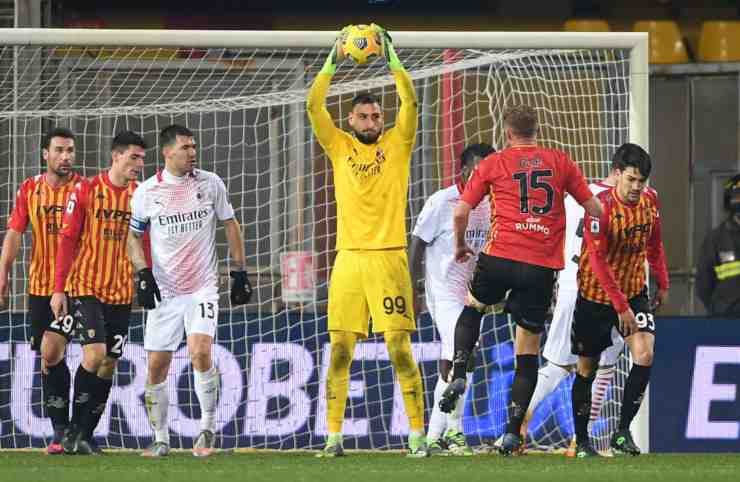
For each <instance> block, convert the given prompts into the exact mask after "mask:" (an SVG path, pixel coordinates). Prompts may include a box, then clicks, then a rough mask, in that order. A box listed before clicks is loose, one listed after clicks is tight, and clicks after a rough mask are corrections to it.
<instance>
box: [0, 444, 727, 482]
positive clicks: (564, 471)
mask: <svg viewBox="0 0 740 482" xmlns="http://www.w3.org/2000/svg"><path fill="white" fill-rule="evenodd" d="M35 480H39V481H43V482H67V481H69V482H72V481H74V482H82V481H88V480H89V481H96V482H126V481H136V482H150V481H152V482H166V481H178V482H184V481H191V480H193V481H202V482H205V481H211V480H218V481H223V482H231V481H244V482H261V481H270V482H282V481H287V482H302V481H317V482H333V481H338V482H360V481H378V482H390V481H395V480H403V481H408V482H416V481H419V482H427V481H432V480H443V481H447V482H473V481H478V480H480V481H486V482H509V481H521V480H526V481H530V480H531V481H546V482H560V481H563V482H580V481H584V482H604V481H619V482H629V481H640V482H659V481H671V482H673V481H683V480H686V481H692V482H710V481H715V480H716V481H720V480H721V481H733V480H740V454H739V455H734V454H717V455H705V454H697V455H642V456H640V457H615V458H601V459H597V460H593V459H589V460H577V459H569V458H565V457H563V456H558V455H525V456H523V457H510V458H504V457H501V456H498V455H478V456H475V457H464V458H463V457H433V458H429V459H421V460H419V459H407V458H405V457H404V456H403V455H402V454H400V453H383V454H378V453H352V454H349V455H348V456H346V457H344V458H338V459H316V458H314V456H313V454H312V453H306V452H256V453H238V454H229V455H217V456H213V457H210V458H208V459H196V458H194V457H192V456H190V455H189V454H187V453H184V452H181V453H176V454H173V455H171V456H170V457H168V458H162V459H144V458H142V457H140V456H139V455H138V454H136V453H132V452H109V453H107V454H106V455H104V456H102V457H82V456H47V455H45V454H43V453H42V452H40V451H27V452H15V451H5V452H0V481H18V482H21V481H23V482H25V481H35Z"/></svg>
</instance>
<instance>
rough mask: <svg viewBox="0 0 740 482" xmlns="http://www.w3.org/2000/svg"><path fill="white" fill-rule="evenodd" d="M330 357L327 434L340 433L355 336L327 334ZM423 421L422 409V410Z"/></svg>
mask: <svg viewBox="0 0 740 482" xmlns="http://www.w3.org/2000/svg"><path fill="white" fill-rule="evenodd" d="M329 341H330V346H331V357H330V359H329V373H328V374H327V377H326V402H327V403H326V412H327V413H326V419H327V423H328V425H329V427H328V428H329V433H333V434H337V433H342V424H343V422H344V408H345V407H346V406H347V391H348V390H349V367H350V365H351V364H352V359H353V358H354V355H355V344H356V343H357V334H356V333H352V332H349V331H331V332H329ZM422 420H423V408H422Z"/></svg>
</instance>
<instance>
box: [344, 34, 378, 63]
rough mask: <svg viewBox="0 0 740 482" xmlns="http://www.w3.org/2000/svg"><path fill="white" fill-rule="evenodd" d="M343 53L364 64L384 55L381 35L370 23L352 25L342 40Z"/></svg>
mask: <svg viewBox="0 0 740 482" xmlns="http://www.w3.org/2000/svg"><path fill="white" fill-rule="evenodd" d="M342 55H344V56H345V57H349V58H351V59H352V60H354V61H355V62H356V63H358V64H360V65H362V64H366V63H368V62H369V61H371V60H373V59H374V58H375V57H381V56H382V55H383V42H382V40H381V38H380V35H379V34H378V33H377V32H376V31H375V30H374V29H373V28H371V27H370V26H369V25H350V26H349V28H348V29H347V31H346V32H345V35H344V40H343V42H342Z"/></svg>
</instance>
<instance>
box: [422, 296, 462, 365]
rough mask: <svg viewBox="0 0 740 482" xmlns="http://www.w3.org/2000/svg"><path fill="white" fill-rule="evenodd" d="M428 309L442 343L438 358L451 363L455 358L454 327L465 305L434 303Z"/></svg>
mask: <svg viewBox="0 0 740 482" xmlns="http://www.w3.org/2000/svg"><path fill="white" fill-rule="evenodd" d="M428 308H429V314H430V315H432V320H433V321H434V324H435V326H436V327H437V331H438V332H439V338H440V340H441V341H442V349H441V351H440V355H439V358H440V360H450V361H452V360H453V358H454V357H455V326H457V319H458V318H460V313H462V310H463V308H465V305H464V304H463V303H460V302H457V301H436V302H435V303H433V304H432V305H430V306H428Z"/></svg>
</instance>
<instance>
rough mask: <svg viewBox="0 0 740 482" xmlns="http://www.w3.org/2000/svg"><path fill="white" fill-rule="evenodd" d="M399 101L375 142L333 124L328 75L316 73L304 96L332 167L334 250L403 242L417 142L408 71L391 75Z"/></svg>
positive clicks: (383, 246)
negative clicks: (388, 125) (389, 124)
mask: <svg viewBox="0 0 740 482" xmlns="http://www.w3.org/2000/svg"><path fill="white" fill-rule="evenodd" d="M393 75H394V77H395V79H396V88H397V91H398V96H399V98H400V100H401V107H400V109H399V111H398V116H397V118H396V124H395V126H394V127H393V128H392V129H389V130H387V131H385V132H383V134H382V135H381V136H380V137H379V138H378V141H377V142H376V143H375V144H369V145H368V144H363V143H362V142H360V141H358V140H357V139H356V138H355V137H354V135H352V134H350V133H348V132H345V131H343V130H341V129H339V128H337V127H336V126H335V125H334V121H333V120H332V118H331V116H330V115H329V111H328V110H327V109H326V102H325V101H326V93H327V91H328V90H329V83H330V82H331V77H332V76H331V75H330V74H318V75H317V77H316V80H314V83H313V85H312V86H311V91H310V92H309V94H308V102H307V110H308V117H309V119H310V121H311V125H312V126H313V131H314V134H315V135H316V138H317V139H318V141H319V143H320V144H321V146H322V147H323V148H324V151H325V152H326V155H327V156H328V157H329V159H330V160H331V163H332V166H333V168H334V193H335V197H336V200H337V246H336V249H337V250H342V249H388V248H403V247H405V246H406V204H407V198H408V183H409V164H410V161H411V151H412V149H413V148H414V141H415V140H416V125H417V115H416V93H415V91H414V86H413V83H412V82H411V78H410V77H409V75H408V73H406V71H403V70H399V71H395V72H394V73H393Z"/></svg>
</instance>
